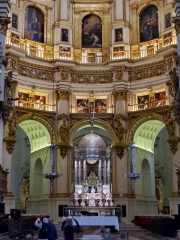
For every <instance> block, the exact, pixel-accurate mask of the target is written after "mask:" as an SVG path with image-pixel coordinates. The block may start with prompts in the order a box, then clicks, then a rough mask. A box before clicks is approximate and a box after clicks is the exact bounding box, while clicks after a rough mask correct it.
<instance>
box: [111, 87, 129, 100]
mask: <svg viewBox="0 0 180 240" xmlns="http://www.w3.org/2000/svg"><path fill="white" fill-rule="evenodd" d="M113 96H114V101H115V102H117V101H126V102H128V101H129V91H128V90H125V89H124V90H119V91H114V92H113Z"/></svg>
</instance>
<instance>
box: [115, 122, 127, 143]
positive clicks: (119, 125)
mask: <svg viewBox="0 0 180 240" xmlns="http://www.w3.org/2000/svg"><path fill="white" fill-rule="evenodd" d="M115 133H116V136H117V138H118V140H119V142H120V144H123V143H124V135H125V133H126V130H125V128H124V126H123V125H122V123H121V122H118V123H117V128H115Z"/></svg>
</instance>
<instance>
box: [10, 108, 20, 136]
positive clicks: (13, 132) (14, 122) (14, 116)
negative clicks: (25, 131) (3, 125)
mask: <svg viewBox="0 0 180 240" xmlns="http://www.w3.org/2000/svg"><path fill="white" fill-rule="evenodd" d="M18 118H19V116H18V114H17V112H13V114H12V116H11V117H10V118H9V120H8V135H9V137H16V129H17V119H18Z"/></svg>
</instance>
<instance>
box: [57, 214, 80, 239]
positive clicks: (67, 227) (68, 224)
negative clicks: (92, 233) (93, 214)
mask: <svg viewBox="0 0 180 240" xmlns="http://www.w3.org/2000/svg"><path fill="white" fill-rule="evenodd" d="M73 220H74V221H75V223H76V226H73ZM61 230H62V231H64V238H65V240H74V233H75V232H76V233H78V232H80V230H81V227H80V225H79V223H78V221H77V220H76V219H75V218H74V217H67V218H63V221H62V225H61Z"/></svg>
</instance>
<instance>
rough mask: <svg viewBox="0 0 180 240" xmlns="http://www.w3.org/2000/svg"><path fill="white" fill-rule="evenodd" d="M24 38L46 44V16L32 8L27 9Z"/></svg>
mask: <svg viewBox="0 0 180 240" xmlns="http://www.w3.org/2000/svg"><path fill="white" fill-rule="evenodd" d="M24 38H25V39H28V40H31V41H35V42H40V43H44V16H43V14H42V13H41V12H40V11H39V10H38V9H37V8H35V7H32V6H29V7H27V8H26V15H25V31H24Z"/></svg>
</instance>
